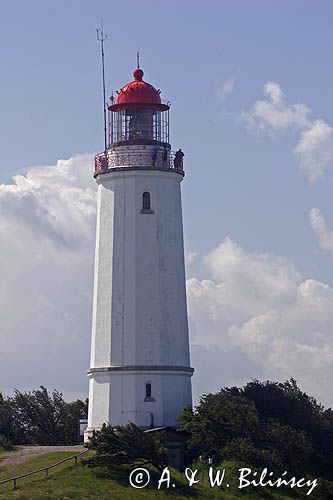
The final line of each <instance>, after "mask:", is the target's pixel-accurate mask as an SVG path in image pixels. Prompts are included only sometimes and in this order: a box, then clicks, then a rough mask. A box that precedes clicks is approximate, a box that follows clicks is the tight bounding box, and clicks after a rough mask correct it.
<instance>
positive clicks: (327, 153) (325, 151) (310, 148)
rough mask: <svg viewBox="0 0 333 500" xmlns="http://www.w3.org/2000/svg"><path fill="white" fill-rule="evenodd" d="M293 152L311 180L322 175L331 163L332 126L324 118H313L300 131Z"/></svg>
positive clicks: (332, 161) (332, 152)
mask: <svg viewBox="0 0 333 500" xmlns="http://www.w3.org/2000/svg"><path fill="white" fill-rule="evenodd" d="M294 153H295V154H296V156H297V157H298V158H299V160H300V162H301V165H302V167H303V169H304V171H305V173H306V174H307V176H308V178H309V179H310V180H311V181H315V180H316V179H318V178H320V177H324V174H325V171H326V170H327V168H328V167H329V166H332V165H333V127H331V126H330V125H329V124H328V123H326V122H325V121H324V120H315V121H314V122H313V123H312V124H311V126H310V127H309V128H308V129H306V130H303V131H302V133H301V137H300V139H299V141H298V144H297V145H296V147H295V149H294Z"/></svg>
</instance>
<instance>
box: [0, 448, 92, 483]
mask: <svg viewBox="0 0 333 500" xmlns="http://www.w3.org/2000/svg"><path fill="white" fill-rule="evenodd" d="M88 451H89V450H84V451H81V452H80V453H77V454H76V455H72V456H71V457H68V458H64V459H63V460H60V462H57V463H55V464H53V465H49V466H48V467H43V468H42V469H38V470H34V471H32V472H27V473H26V474H22V475H21V476H14V477H10V478H9V479H4V480H3V481H0V485H1V484H6V483H10V482H11V481H13V485H14V488H17V480H18V479H22V478H23V477H28V476H33V475H34V474H38V473H39V472H45V475H46V476H48V474H49V470H50V469H54V467H57V466H58V465H60V464H63V463H64V462H69V461H70V460H74V463H75V464H77V459H78V457H80V456H81V455H84V454H85V453H87V452H88Z"/></svg>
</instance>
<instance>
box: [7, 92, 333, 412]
mask: <svg viewBox="0 0 333 500" xmlns="http://www.w3.org/2000/svg"><path fill="white" fill-rule="evenodd" d="M276 98H277V97H276ZM92 164H93V163H92V158H90V156H87V155H85V156H78V157H75V158H72V159H70V160H61V161H59V162H58V163H57V165H54V166H49V167H41V168H38V169H30V170H28V172H27V174H26V175H19V176H16V177H15V178H14V183H13V184H10V185H8V184H3V185H1V186H0V209H1V210H0V231H1V239H0V249H1V250H0V251H1V266H0V276H1V280H0V314H1V329H0V390H4V391H5V392H8V391H9V390H11V389H13V388H14V387H19V388H20V389H29V388H35V387H37V386H38V385H40V384H43V385H46V386H48V387H50V388H52V387H57V388H58V389H60V390H63V391H64V393H65V395H66V396H67V397H76V396H77V395H81V396H84V395H86V388H87V379H86V374H85V371H86V369H87V368H88V365H89V350H90V328H91V294H92V277H93V251H94V239H95V183H94V182H93V180H92V179H91V175H92ZM312 215H313V216H317V221H318V212H317V213H316V212H314V213H313V214H312ZM319 215H320V213H319ZM319 219H320V217H319ZM324 227H326V226H324ZM326 229H327V228H326ZM325 241H326V240H325ZM327 241H328V243H327ZM327 241H326V243H325V245H326V246H327V245H328V247H329V246H330V245H331V243H330V241H331V240H330V239H329V240H327ZM193 256H194V255H193V254H191V253H190V260H191V258H193ZM204 263H205V266H206V273H207V279H204V280H198V279H195V278H192V279H190V280H188V284H187V287H188V308H189V322H190V327H191V339H192V344H193V346H192V360H193V364H194V367H195V368H196V369H197V372H196V374H195V377H194V391H195V395H198V394H199V393H200V392H202V391H206V392H207V391H212V390H215V389H218V387H220V386H223V385H227V384H228V385H232V384H242V383H244V382H246V381H247V380H249V379H251V377H259V378H263V379H266V378H271V379H279V380H283V379H285V378H286V377H289V376H291V375H292V376H294V377H295V378H297V379H298V380H299V382H300V384H301V386H302V387H303V388H304V389H305V390H307V391H308V392H310V393H311V394H314V395H315V396H317V397H318V398H319V399H320V400H322V401H323V402H325V403H331V404H332V396H331V380H332V376H333V362H332V361H333V336H332V324H333V290H332V289H331V288H330V287H329V286H328V285H327V284H324V283H321V282H319V281H316V280H306V279H304V278H303V277H302V276H301V275H300V273H299V272H298V271H297V269H296V268H295V266H294V265H293V264H292V263H290V262H289V261H287V260H285V259H282V258H280V257H278V256H276V255H271V254H262V253H249V252H246V251H245V250H244V249H242V248H241V247H240V246H238V245H237V244H235V243H234V242H233V241H232V240H230V239H226V240H225V241H224V242H223V243H221V245H219V246H218V247H217V248H215V249H213V250H212V251H211V252H210V253H209V254H208V255H207V256H206V257H205V258H204Z"/></svg>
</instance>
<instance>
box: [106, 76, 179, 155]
mask: <svg viewBox="0 0 333 500" xmlns="http://www.w3.org/2000/svg"><path fill="white" fill-rule="evenodd" d="M143 74H144V73H143V71H142V69H141V68H139V67H137V68H136V69H135V70H134V72H133V76H134V80H133V81H132V82H130V83H128V84H126V85H125V86H124V87H123V88H122V89H121V90H120V91H119V92H117V99H116V100H115V99H114V98H111V100H112V102H111V104H110V105H109V106H108V110H109V144H110V145H116V144H124V143H125V144H156V143H162V144H169V109H170V103H169V102H166V103H164V102H162V101H161V97H160V93H161V91H160V90H157V89H155V87H153V86H152V85H150V84H149V83H147V82H145V81H143V79H142V78H143Z"/></svg>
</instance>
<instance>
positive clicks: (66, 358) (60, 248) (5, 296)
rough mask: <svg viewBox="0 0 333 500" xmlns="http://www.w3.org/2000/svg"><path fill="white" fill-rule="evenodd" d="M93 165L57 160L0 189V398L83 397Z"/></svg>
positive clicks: (92, 225)
mask: <svg viewBox="0 0 333 500" xmlns="http://www.w3.org/2000/svg"><path fill="white" fill-rule="evenodd" d="M92 165H93V161H92V158H91V157H90V156H88V155H82V156H78V157H76V158H71V159H70V160H60V161H58V163H57V165H53V166H48V167H41V168H34V169H30V170H28V172H27V174H26V175H17V176H15V177H14V179H13V181H14V182H13V184H2V185H1V186H0V232H1V239H0V254H1V266H0V276H1V280H0V316H1V329H0V390H4V391H5V392H8V391H9V390H10V389H13V388H14V387H19V388H23V389H28V388H36V387H38V385H40V384H43V385H46V386H48V387H57V388H58V389H60V390H62V389H65V392H66V394H68V395H70V394H73V395H77V394H84V392H85V388H86V380H85V370H86V369H87V367H88V364H89V347H90V346H89V337H90V324H91V290H92V274H93V242H94V236H95V229H94V228H95V204H96V201H95V192H94V182H93V180H92V178H91V177H92Z"/></svg>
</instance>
